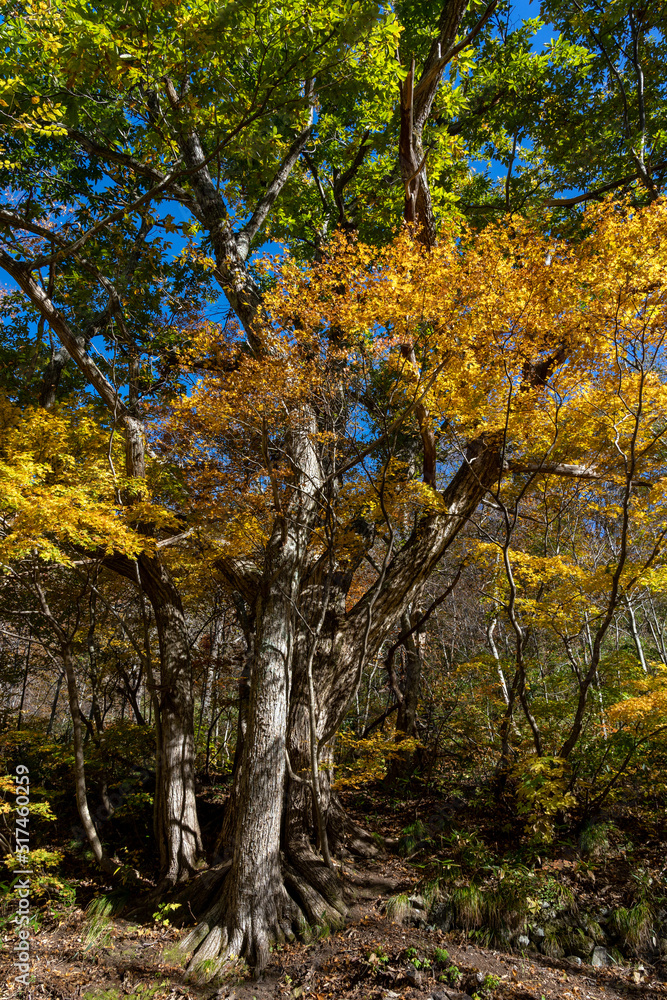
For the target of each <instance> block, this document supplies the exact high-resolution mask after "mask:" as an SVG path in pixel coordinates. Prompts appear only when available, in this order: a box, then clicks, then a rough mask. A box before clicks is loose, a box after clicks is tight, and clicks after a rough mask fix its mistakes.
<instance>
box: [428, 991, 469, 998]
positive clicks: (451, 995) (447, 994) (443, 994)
mask: <svg viewBox="0 0 667 1000" xmlns="http://www.w3.org/2000/svg"><path fill="white" fill-rule="evenodd" d="M431 1000H472V997H471V996H470V994H469V993H460V992H459V991H458V990H438V992H437V993H431Z"/></svg>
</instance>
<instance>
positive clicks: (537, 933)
mask: <svg viewBox="0 0 667 1000" xmlns="http://www.w3.org/2000/svg"><path fill="white" fill-rule="evenodd" d="M545 934H546V931H545V930H544V927H533V937H534V938H536V940H538V941H541V940H542V938H543V937H544V936H545Z"/></svg>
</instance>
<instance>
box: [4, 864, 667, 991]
mask: <svg viewBox="0 0 667 1000" xmlns="http://www.w3.org/2000/svg"><path fill="white" fill-rule="evenodd" d="M345 876H346V882H347V885H348V892H349V894H350V903H351V910H350V915H349V919H348V922H347V925H346V926H345V928H344V929H343V930H341V931H340V932H338V933H333V934H331V935H329V936H328V937H325V938H322V939H317V940H314V941H312V942H311V943H309V944H301V943H299V944H293V945H288V946H285V947H284V948H281V949H279V950H277V951H276V952H275V953H274V955H273V957H272V960H271V962H270V964H269V966H268V968H267V970H266V974H265V976H264V977H263V978H262V979H261V980H260V981H253V980H251V979H247V978H244V977H243V976H242V975H239V970H237V971H236V972H234V973H230V975H229V977H228V979H227V980H226V981H225V982H223V983H222V984H217V985H211V984H208V985H197V984H194V983H190V982H188V981H187V977H186V974H185V972H184V970H183V968H182V967H181V966H180V965H178V964H176V963H175V962H174V960H173V958H172V953H173V948H174V944H175V942H176V941H177V940H178V938H179V936H180V933H181V932H178V931H175V930H173V929H172V928H170V927H155V926H154V925H153V926H149V927H143V926H138V925H136V924H131V923H129V922H128V921H126V920H122V919H120V920H114V921H112V922H110V923H109V924H108V925H106V927H105V928H104V929H103V931H102V933H101V935H100V936H99V937H98V938H97V939H96V940H94V939H92V940H91V937H90V934H89V933H88V927H87V923H86V919H85V915H84V913H83V911H81V910H77V911H75V912H74V913H73V914H72V916H71V917H70V919H69V920H68V921H66V922H65V923H63V924H61V925H60V926H59V927H57V928H54V929H52V930H46V929H42V930H41V931H40V932H39V933H38V934H36V935H35V936H34V938H33V940H32V948H33V963H32V972H33V976H34V983H33V984H32V985H31V986H30V987H28V988H25V987H23V986H22V985H21V984H19V983H17V982H16V981H15V979H14V972H13V971H12V968H11V966H10V965H9V960H8V957H7V956H8V952H9V948H7V947H6V948H5V949H3V951H2V953H0V970H1V971H2V973H3V975H2V980H0V981H3V982H5V983H6V985H5V986H4V988H2V987H0V996H1V997H2V998H3V1000H10V998H11V1000H19V998H20V1000H33V998H35V1000H37V998H40V1000H41V998H52V1000H75V998H76V1000H79V998H81V1000H120V998H128V997H129V998H131V1000H213V998H215V1000H232V998H233V1000H270V998H271V1000H273V998H289V1000H297V998H299V997H312V998H313V1000H421V998H424V1000H427V998H431V997H432V996H435V997H436V998H437V1000H462V998H463V997H464V996H466V994H467V995H468V996H471V995H472V994H474V993H477V994H478V996H479V997H480V998H482V1000H487V998H489V1000H491V998H493V1000H551V998H565V1000H567V998H571V1000H603V998H604V1000H613V998H616V997H628V996H638V997H655V998H658V997H661V996H664V997H667V983H664V982H660V981H658V979H657V978H656V975H655V971H654V970H652V969H651V968H650V967H649V966H646V965H645V966H641V965H639V966H638V967H635V968H634V969H619V968H616V969H593V968H592V967H591V966H588V965H585V964H583V965H582V966H581V967H577V966H576V965H574V963H571V962H567V961H557V960H551V959H547V958H545V957H544V956H541V955H531V956H528V957H526V956H521V955H510V954H503V953H501V952H498V951H494V950H490V949H486V948H482V947H477V946H476V945H473V944H471V943H470V942H466V941H465V939H464V938H463V936H462V935H460V934H458V935H457V934H451V935H445V934H444V933H443V932H441V931H438V930H435V929H429V928H424V929H421V928H416V927H406V926H402V925H401V924H398V923H395V922H393V921H392V920H390V919H389V918H388V917H387V916H386V915H385V913H384V912H383V910H384V903H385V900H386V898H387V897H388V896H390V895H393V894H395V893H396V892H399V891H402V890H403V891H405V890H409V889H411V888H412V886H414V883H415V871H414V869H413V868H410V867H409V866H408V865H407V864H405V863H404V862H402V861H398V860H394V859H383V860H381V861H375V862H364V863H363V864H361V863H359V864H356V865H351V864H349V863H347V862H346V863H345ZM10 939H11V935H10V936H8V938H7V939H6V941H5V944H6V946H10V947H11V940H10ZM436 948H439V949H446V950H447V951H448V953H449V959H448V963H449V964H448V963H447V962H445V963H443V962H440V963H438V962H437V961H436V960H435V949H436ZM439 954H440V955H442V952H440V953H439ZM452 966H456V967H457V968H458V970H459V974H460V975H459V976H458V977H456V976H455V977H454V979H455V980H456V988H455V986H454V985H452V973H451V967H452ZM448 969H449V970H450V971H449V972H448V971H447V970H448ZM241 971H242V970H241ZM489 975H492V976H494V977H497V983H496V982H495V980H494V981H492V983H491V988H487V987H486V986H485V985H484V984H485V977H487V976H489ZM443 977H444V981H443ZM486 983H487V985H488V983H489V980H488V979H487V980H486Z"/></svg>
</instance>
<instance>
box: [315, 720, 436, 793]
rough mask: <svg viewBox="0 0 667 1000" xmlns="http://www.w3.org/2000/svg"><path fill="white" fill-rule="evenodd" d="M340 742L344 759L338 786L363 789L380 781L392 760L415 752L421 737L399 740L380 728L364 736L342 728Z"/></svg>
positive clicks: (337, 768) (338, 766)
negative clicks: (418, 738)
mask: <svg viewBox="0 0 667 1000" xmlns="http://www.w3.org/2000/svg"><path fill="white" fill-rule="evenodd" d="M337 742H338V751H339V754H340V756H341V757H342V760H341V761H340V762H339V763H338V764H337V766H336V781H335V787H336V788H360V787H361V786H362V785H366V784H369V783H372V782H374V781H380V780H381V779H382V778H384V776H385V774H386V772H387V767H388V765H389V763H390V761H391V760H394V759H396V758H398V757H400V756H401V755H403V754H405V753H413V752H414V751H415V750H416V749H417V747H418V746H419V742H418V740H416V739H414V738H413V737H411V736H410V737H406V738H405V739H403V740H398V741H397V739H396V737H395V735H394V733H384V732H383V731H382V730H380V729H376V730H375V732H373V733H372V734H371V735H369V736H368V737H366V738H365V739H364V738H363V737H357V736H355V735H354V733H351V732H350V731H349V730H342V731H341V732H340V733H339V734H338V738H337Z"/></svg>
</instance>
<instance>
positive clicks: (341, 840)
mask: <svg viewBox="0 0 667 1000" xmlns="http://www.w3.org/2000/svg"><path fill="white" fill-rule="evenodd" d="M327 835H328V837H329V845H330V847H331V849H332V851H335V852H339V851H340V850H341V849H342V848H345V849H346V850H348V851H349V852H350V853H351V854H356V855H357V857H360V858H377V857H379V855H381V854H382V853H383V848H382V846H381V845H380V844H378V843H377V841H376V840H375V839H374V838H373V836H372V834H370V833H369V832H368V830H364V828H363V827H362V826H359V824H358V823H355V822H354V820H353V819H350V817H349V816H348V815H347V813H346V812H345V809H344V808H343V805H342V803H341V801H340V799H339V798H338V796H337V795H335V794H332V796H331V800H330V802H329V808H328V810H327Z"/></svg>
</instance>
